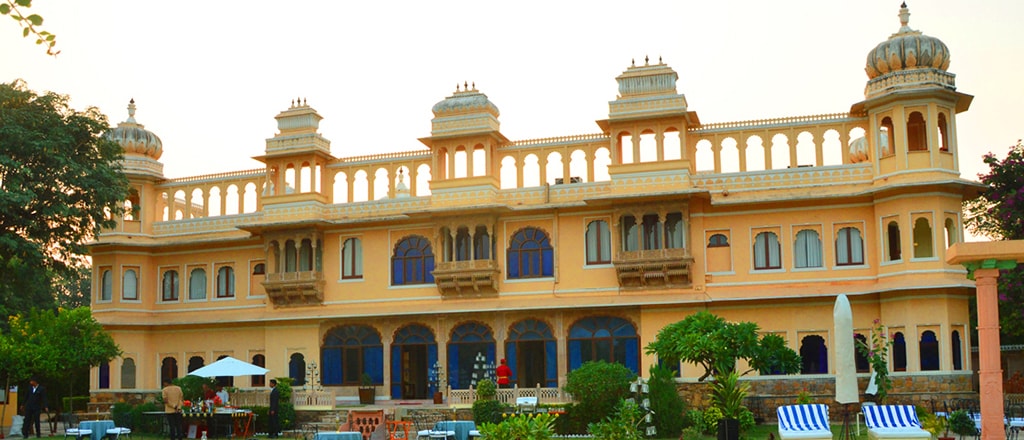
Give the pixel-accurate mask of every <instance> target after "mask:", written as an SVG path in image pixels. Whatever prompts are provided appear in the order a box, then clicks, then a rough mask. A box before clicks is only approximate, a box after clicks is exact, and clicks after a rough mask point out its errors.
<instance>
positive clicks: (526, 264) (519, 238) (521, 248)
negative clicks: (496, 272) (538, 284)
mask: <svg viewBox="0 0 1024 440" xmlns="http://www.w3.org/2000/svg"><path fill="white" fill-rule="evenodd" d="M554 272H555V269H554V249H552V247H551V240H550V239H549V238H548V234H546V233H544V231H542V230H540V229H537V228H523V229H520V230H519V231H518V232H516V233H515V235H513V236H512V242H511V243H510V244H509V248H508V277H509V279H516V278H540V277H550V276H553V275H554Z"/></svg>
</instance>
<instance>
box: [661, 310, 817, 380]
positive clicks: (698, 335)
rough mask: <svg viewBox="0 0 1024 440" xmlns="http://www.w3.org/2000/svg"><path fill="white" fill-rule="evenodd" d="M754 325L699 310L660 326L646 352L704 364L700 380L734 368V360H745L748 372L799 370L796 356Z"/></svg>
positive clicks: (674, 360) (671, 359)
mask: <svg viewBox="0 0 1024 440" xmlns="http://www.w3.org/2000/svg"><path fill="white" fill-rule="evenodd" d="M757 332H758V327H757V324H754V323H752V322H737V323H733V322H726V321H725V319H723V318H721V317H719V316H717V315H715V314H713V313H711V312H708V311H706V310H702V311H700V312H697V313H695V314H693V315H690V316H688V317H686V319H684V320H682V321H679V322H676V323H673V324H669V325H667V326H665V327H664V328H662V329H661V330H660V331H659V332H658V335H657V337H656V338H655V340H654V342H651V343H650V344H648V345H647V347H646V350H647V354H656V355H658V358H660V359H663V360H665V361H666V362H678V361H684V362H690V363H693V364H697V365H700V366H702V367H704V374H703V375H701V377H700V378H699V379H698V380H699V381H703V380H704V379H707V378H708V377H709V376H711V375H712V374H713V373H715V372H718V373H728V372H731V371H733V370H735V369H736V361H737V360H739V359H745V360H747V361H748V362H749V364H750V366H751V369H750V370H748V371H746V372H744V373H743V374H746V373H749V372H750V371H754V370H760V371H761V372H762V373H765V374H768V373H771V374H792V373H797V372H799V371H800V356H799V355H798V354H796V352H795V351H793V350H792V349H790V348H789V347H786V346H785V342H784V341H782V342H781V343H780V341H781V340H782V338H781V337H778V336H776V335H766V336H765V337H763V338H762V337H759V336H758V333H757Z"/></svg>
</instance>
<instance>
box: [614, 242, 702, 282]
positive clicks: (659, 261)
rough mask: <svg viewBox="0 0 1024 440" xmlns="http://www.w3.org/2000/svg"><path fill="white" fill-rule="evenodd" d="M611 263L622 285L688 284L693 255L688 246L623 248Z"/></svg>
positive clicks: (690, 280)
mask: <svg viewBox="0 0 1024 440" xmlns="http://www.w3.org/2000/svg"><path fill="white" fill-rule="evenodd" d="M618 257H619V259H618V260H615V261H613V262H612V264H614V265H615V273H616V275H618V278H619V286H620V287H623V288H633V289H642V288H646V287H688V286H690V284H691V283H692V282H693V280H692V279H691V277H690V269H691V267H690V266H691V265H692V264H693V257H691V256H690V252H689V251H688V250H687V249H683V248H678V249H650V250H640V251H623V252H620V253H619V255H618Z"/></svg>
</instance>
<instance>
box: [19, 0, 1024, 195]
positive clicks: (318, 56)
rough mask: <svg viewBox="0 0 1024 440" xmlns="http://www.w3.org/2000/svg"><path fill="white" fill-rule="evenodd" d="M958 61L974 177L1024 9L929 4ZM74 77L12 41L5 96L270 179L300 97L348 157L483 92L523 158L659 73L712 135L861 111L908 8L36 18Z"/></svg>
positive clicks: (993, 140)
mask: <svg viewBox="0 0 1024 440" xmlns="http://www.w3.org/2000/svg"><path fill="white" fill-rule="evenodd" d="M909 7H910V12H911V18H910V27H912V28H914V29H916V30H920V31H922V32H924V33H925V34H927V35H931V36H935V37H938V38H940V39H941V40H942V41H943V42H945V43H946V45H947V46H948V47H949V49H950V52H951V53H952V63H951V64H950V67H949V70H950V71H951V72H952V73H954V74H956V75H957V77H956V83H957V89H958V90H959V91H960V92H963V93H967V94H971V95H974V96H975V99H974V102H973V104H972V106H971V108H970V110H969V111H967V112H966V113H961V114H959V115H957V124H958V129H959V137H958V140H959V145H960V151H961V154H960V161H961V173H962V175H963V176H964V177H967V178H976V175H977V174H978V173H979V172H984V171H985V167H984V164H983V163H982V161H981V157H982V155H983V154H984V153H986V152H988V151H994V152H996V153H997V154H1000V155H1002V154H1005V151H1006V150H1007V148H1008V146H1010V145H1012V144H1013V143H1015V142H1016V141H1017V139H1019V138H1021V137H1024V105H1022V104H1024V75H1022V74H1024V37H1022V36H1021V35H1022V34H1021V32H1020V29H1021V23H1024V2H1021V1H1019V0H994V1H986V2H966V1H962V0H959V1H953V0H929V1H922V0H916V1H915V0H912V1H911V2H910V4H909ZM31 11H32V12H34V13H38V14H41V15H42V16H43V17H44V19H45V23H44V26H43V29H45V30H48V31H50V32H52V33H54V34H56V35H57V42H58V44H57V49H59V50H61V54H60V55H59V56H58V57H57V58H53V57H48V56H47V55H46V54H45V50H44V49H43V48H42V47H41V46H36V45H35V44H33V40H30V39H23V38H21V32H20V29H19V28H18V26H17V24H16V23H14V22H13V21H11V20H9V19H5V20H3V21H0V80H2V81H4V82H9V81H12V80H14V79H16V78H22V79H24V80H26V81H27V82H28V85H29V87H30V88H32V89H34V90H40V91H41V90H52V91H55V92H59V93H64V94H68V95H70V96H71V97H72V103H73V105H74V106H76V107H78V108H82V107H85V106H97V107H99V108H100V109H101V110H102V111H103V112H104V113H105V114H107V115H108V116H109V118H110V122H111V124H112V125H114V124H116V123H117V122H121V121H124V120H125V119H126V118H127V111H126V110H125V107H126V106H127V104H128V101H129V99H131V98H134V99H135V101H136V103H137V105H138V113H137V114H136V119H137V120H138V122H140V123H142V124H144V125H145V126H146V128H147V129H149V130H151V131H153V132H155V133H156V134H157V135H159V136H160V138H161V139H162V140H163V145H164V154H163V157H162V158H161V161H162V162H163V163H164V164H165V168H164V174H165V176H167V177H183V176H192V175H198V174H208V173H216V172H225V171H233V170H242V169H250V168H258V167H260V166H261V164H260V163H259V162H256V161H254V160H252V159H250V157H252V156H257V155H260V154H262V153H263V151H264V148H265V140H266V139H267V138H270V137H272V136H273V135H274V133H275V132H276V122H275V120H274V116H275V115H276V114H277V113H278V112H280V111H282V110H285V109H286V108H288V106H289V104H290V101H291V100H292V99H294V98H295V97H303V98H305V99H306V100H307V102H308V103H309V105H310V106H312V107H314V108H315V109H317V111H319V113H320V114H321V115H322V116H323V117H324V118H325V119H324V121H323V122H322V123H321V125H320V132H321V133H322V134H323V135H324V136H325V137H326V138H328V139H329V140H331V142H332V152H333V154H334V155H335V156H352V155H363V154H371V153H383V152H392V151H408V150H416V149H421V148H424V147H423V146H422V144H420V143H419V142H418V141H417V140H416V139H417V138H419V137H424V136H428V135H429V134H430V119H431V117H432V114H431V112H430V108H431V106H433V105H434V103H436V102H438V101H440V100H442V99H444V98H445V97H446V96H449V95H451V93H452V92H453V91H454V90H455V85H456V84H457V83H462V82H463V81H470V82H475V83H476V86H477V88H478V89H479V90H480V91H482V92H483V93H486V94H487V95H488V96H489V97H490V99H491V101H492V102H494V103H495V104H496V105H497V106H498V108H499V109H500V110H501V117H500V121H501V123H502V127H501V129H502V133H503V134H505V135H506V136H507V137H508V138H509V139H512V140H521V139H532V138H540V137H550V136H561V135H573V134H584V133H596V132H598V131H599V129H598V127H597V125H596V124H595V123H594V121H595V120H598V119H604V118H606V117H607V115H608V101H610V100H613V99H615V95H616V91H617V86H616V83H615V77H616V76H617V75H619V74H620V73H621V72H622V71H623V70H625V69H626V67H628V66H629V64H630V60H631V59H636V61H637V63H640V62H642V60H643V58H644V56H645V55H646V56H650V57H651V59H652V62H653V61H654V60H657V58H658V57H659V56H660V57H662V59H663V60H664V62H665V63H667V64H668V65H670V66H671V67H672V68H674V69H675V70H676V71H677V72H678V73H679V82H678V88H679V91H680V92H681V93H684V94H685V95H686V98H687V101H688V103H689V108H690V110H692V111H696V112H697V113H698V114H699V116H700V120H701V121H702V122H704V123H709V122H726V121H736V120H747V119H761V118H770V117H784V116H799V115H812V114H820V113H834V112H845V111H849V109H850V106H851V105H852V104H854V103H856V102H859V101H861V100H862V99H863V97H864V95H863V92H864V86H865V83H866V81H867V76H866V75H865V73H864V61H865V59H866V55H867V53H868V52H869V51H870V50H871V49H872V48H874V46H875V45H876V44H878V43H879V42H882V41H884V40H885V39H886V38H888V37H889V35H890V34H892V33H894V32H896V31H897V29H898V28H899V19H898V17H897V13H898V12H899V1H892V0H889V1H879V0H865V1H781V0H780V1H763V0H729V1H700V2H695V1H682V0H673V1H629V2H609V1H532V0H517V1H507V2H485V1H466V2H448V1H443V2H442V1H408V2H395V1H391V2H386V1H315V2H314V1H289V2H279V1H278V2H269V1H256V0H250V1H211V2H181V1H176V2H170V1H137V0H135V1H131V0H125V1H112V0H97V1H82V0H35V1H34V2H33V6H32V8H31Z"/></svg>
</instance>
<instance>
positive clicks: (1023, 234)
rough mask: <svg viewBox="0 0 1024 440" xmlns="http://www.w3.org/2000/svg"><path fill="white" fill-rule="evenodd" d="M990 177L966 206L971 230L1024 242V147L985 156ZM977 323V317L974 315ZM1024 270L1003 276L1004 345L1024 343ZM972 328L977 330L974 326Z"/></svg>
mask: <svg viewBox="0 0 1024 440" xmlns="http://www.w3.org/2000/svg"><path fill="white" fill-rule="evenodd" d="M984 161H985V164H986V165H988V167H989V172H988V174H979V175H978V179H979V180H980V181H981V183H983V184H985V186H986V188H985V189H984V190H982V191H981V193H980V194H979V197H978V198H976V199H972V200H968V201H966V202H964V211H966V219H965V223H966V226H967V229H968V230H969V231H971V232H973V233H975V234H980V235H984V236H986V237H989V238H991V239H993V240H1022V239H1024V144H1022V143H1021V141H1020V140H1017V144H1016V145H1014V146H1012V147H1010V151H1009V152H1008V153H1007V154H1006V158H1004V159H1002V160H999V158H997V157H996V156H995V155H994V154H992V153H988V154H986V155H985V156H984ZM971 316H972V319H975V318H974V316H976V315H974V314H972V315H971ZM1022 318H1024V267H1021V266H1018V267H1017V268H1016V269H1011V270H1003V271H1001V272H1000V274H999V329H1000V333H1001V334H1002V335H1003V338H1002V339H1003V343H1021V342H1024V319H1022ZM971 327H972V328H973V327H975V326H973V325H972V326H971Z"/></svg>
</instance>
